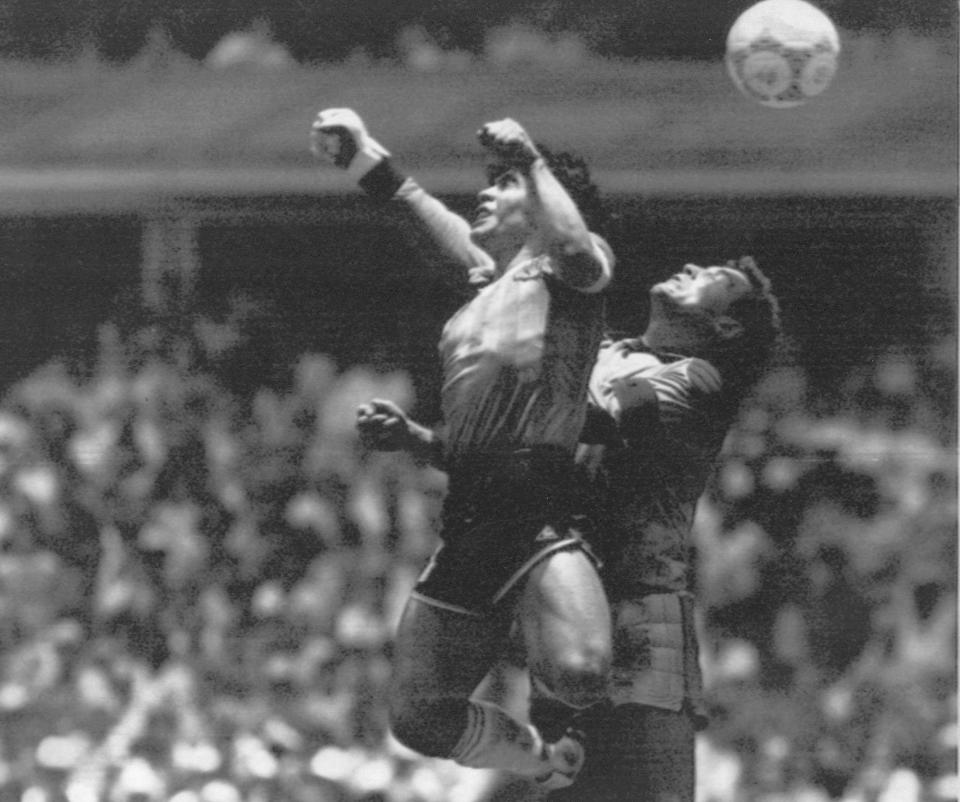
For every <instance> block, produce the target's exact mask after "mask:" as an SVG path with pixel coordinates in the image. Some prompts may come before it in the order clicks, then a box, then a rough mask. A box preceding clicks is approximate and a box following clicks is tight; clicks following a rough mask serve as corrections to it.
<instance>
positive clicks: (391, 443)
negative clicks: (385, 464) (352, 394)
mask: <svg viewBox="0 0 960 802" xmlns="http://www.w3.org/2000/svg"><path fill="white" fill-rule="evenodd" d="M357 432H358V433H359V435H360V441H361V442H362V443H363V444H364V445H365V446H366V447H367V448H370V449H372V450H374V451H407V452H409V453H410V454H412V455H413V456H414V457H415V458H417V459H419V460H422V461H423V462H426V463H428V464H430V465H433V466H434V467H437V468H442V467H443V444H442V442H441V440H440V438H439V437H438V436H437V435H436V433H435V432H434V431H433V430H432V429H428V428H427V427H426V426H423V425H421V424H419V423H417V422H416V421H414V420H412V419H411V418H410V417H409V416H408V415H407V414H406V413H405V412H404V411H403V410H402V409H400V407H398V406H397V405H396V404H394V403H393V402H392V401H387V400H385V399H382V398H374V399H372V400H371V401H369V402H367V403H366V404H362V405H361V406H360V407H359V408H358V409H357Z"/></svg>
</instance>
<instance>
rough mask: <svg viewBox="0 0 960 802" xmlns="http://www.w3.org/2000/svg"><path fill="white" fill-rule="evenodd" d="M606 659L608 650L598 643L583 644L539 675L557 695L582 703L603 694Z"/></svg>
mask: <svg viewBox="0 0 960 802" xmlns="http://www.w3.org/2000/svg"><path fill="white" fill-rule="evenodd" d="M610 662H611V657H610V651H609V649H607V648H604V647H603V645H602V644H598V645H596V646H595V647H593V648H590V647H589V646H584V648H580V649H577V650H575V651H571V652H569V653H567V654H566V655H564V656H563V657H562V658H561V659H559V660H557V661H556V662H555V663H554V665H553V666H551V668H550V670H548V671H547V672H545V676H544V677H543V679H544V681H545V682H546V684H547V685H548V687H550V689H551V690H552V692H553V693H554V694H555V695H556V696H557V698H559V699H561V700H562V701H564V702H565V703H567V704H569V705H572V706H574V707H586V706H588V705H592V704H594V703H596V702H599V701H600V700H601V699H603V698H604V697H605V696H606V692H607V679H608V677H609V674H610Z"/></svg>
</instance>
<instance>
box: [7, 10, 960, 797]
mask: <svg viewBox="0 0 960 802" xmlns="http://www.w3.org/2000/svg"><path fill="white" fill-rule="evenodd" d="M746 5H748V4H747V3H743V2H740V1H739V0H711V2H710V3H702V2H691V1H689V0H632V1H631V2H622V1H621V0H593V2H590V3H583V2H580V3H573V2H570V1H569V0H547V2H544V1H543V0H513V1H512V2H509V3H508V2H502V1H501V0H486V2H483V3H480V2H478V1H477V0H456V2H448V3H424V2H415V1H414V0H349V2H344V1H343V0H313V1H312V2H305V1H304V0H228V1H225V0H216V2H214V0H165V1H164V2H155V1H154V0H122V2H121V0H0V56H2V61H0V66H2V70H0V110H2V114H0V270H2V275H3V279H4V284H3V286H4V290H5V291H4V293H3V294H2V296H0V343H2V349H0V353H2V354H3V356H4V358H3V360H2V362H0V389H2V393H3V394H2V400H0V488H2V489H0V722H2V723H0V800H3V802H6V800H11V801H16V802H54V800H56V801H57V802H59V801H60V800H68V802H99V801H100V800H106V802H121V801H123V802H133V800H151V801H152V800H157V801H159V800H175V802H261V801H264V802H266V800H271V802H288V801H289V802H360V801H361V800H362V802H378V801H379V802H479V800H482V799H483V798H484V797H485V794H486V791H485V789H486V788H487V787H488V785H489V784H490V782H491V780H492V777H491V775H489V774H487V773H484V772H478V771H471V770H459V769H457V768H455V767H453V766H451V765H448V764H446V763H444V762H438V761H428V760H422V759H419V758H417V757H416V756H415V755H413V754H412V753H409V752H407V751H406V750H404V749H402V748H400V747H399V746H397V745H396V744H395V743H394V742H392V741H391V740H390V739H389V738H388V737H387V736H386V734H385V723H384V683H385V680H386V677H387V674H388V668H389V663H388V661H389V641H390V635H391V630H392V627H393V624H394V622H395V620H396V616H397V613H398V610H399V605H400V604H401V603H402V601H403V598H404V596H405V594H406V592H407V591H408V589H409V587H410V586H411V584H412V583H413V581H414V578H415V576H416V573H417V571H418V569H419V567H420V565H421V563H422V561H423V560H424V558H425V556H426V555H427V554H428V553H429V551H430V550H431V549H432V546H433V542H434V541H433V538H434V534H433V532H434V529H435V523H436V516H437V512H438V506H439V500H440V498H441V497H442V493H443V489H444V484H443V482H444V479H443V476H442V475H441V474H439V473H436V472H434V471H432V470H429V469H426V468H424V467H422V466H419V465H415V464H412V463H411V462H410V461H409V460H408V459H407V458H406V457H404V456H403V455H378V454H369V453H364V452H362V451H361V450H360V449H359V448H358V446H357V443H356V440H355V437H354V433H353V428H352V427H353V416H354V409H355V407H356V405H357V404H358V403H360V402H362V401H365V400H367V399H368V398H370V397H371V396H374V395H378V396H384V397H389V398H393V399H395V400H397V401H398V402H400V403H401V404H404V405H406V406H407V407H408V408H409V409H410V410H412V411H413V412H414V414H416V415H417V416H418V417H420V418H421V419H423V420H425V421H427V422H431V421H433V420H435V419H436V416H437V401H436V393H437V370H436V366H435V359H434V349H435V344H436V341H437V338H438V335H439V328H440V326H441V325H442V323H443V321H444V320H445V319H446V318H447V317H448V316H449V314H450V313H451V312H452V311H453V309H454V306H455V305H456V303H457V294H456V292H455V288H454V287H453V286H451V284H450V283H449V281H448V279H447V278H446V277H444V276H442V275H438V274H434V273H432V272H431V271H430V270H429V269H428V268H426V267H425V266H422V265H420V264H418V263H417V260H416V258H415V256H414V254H412V253H411V251H410V250H409V249H408V248H407V246H406V245H405V244H404V240H403V238H402V237H401V235H400V234H401V232H399V231H398V230H397V226H396V222H395V221H394V220H393V218H392V217H391V216H390V214H389V213H388V212H381V211H373V210H371V208H370V207H369V206H368V205H367V204H366V203H365V202H364V200H363V198H362V197H360V195H359V193H358V191H357V190H356V189H355V188H354V187H353V186H351V185H350V184H349V183H348V182H347V181H346V180H345V178H344V177H343V176H342V175H340V174H339V173H337V172H335V171H334V170H332V169H328V168H326V167H319V166H316V165H315V164H314V163H313V162H312V161H311V157H310V155H309V153H308V151H307V141H308V130H309V126H310V123H311V122H312V119H313V117H314V114H315V113H316V111H317V110H318V109H319V108H322V107H324V106H329V105H338V106H339V105H349V106H353V107H354V108H356V109H357V110H358V111H359V112H360V113H361V114H362V115H363V116H364V117H365V119H366V120H367V121H368V123H369V125H370V127H371V129H372V131H373V133H374V135H375V136H377V137H378V138H379V139H381V141H383V142H384V144H386V145H387V146H388V147H389V148H390V149H391V150H392V151H393V153H394V154H395V156H396V157H397V161H398V162H399V163H400V164H401V165H402V167H404V168H405V169H408V170H409V171H411V172H412V173H414V174H415V175H417V177H418V178H419V179H420V180H421V183H423V184H424V185H425V186H427V187H428V188H430V189H431V190H432V191H434V192H435V193H436V194H439V195H441V196H442V197H443V198H444V199H445V200H447V201H448V202H449V203H450V204H451V205H452V206H453V207H454V208H457V209H460V210H464V211H466V210H468V209H469V208H471V205H472V200H471V197H472V195H473V193H474V192H475V191H476V190H477V189H478V188H479V186H480V182H481V170H480V154H479V152H478V149H477V147H476V145H475V140H474V131H475V130H476V128H477V127H478V126H479V124H481V123H482V122H484V121H486V120H489V119H495V118H498V117H502V116H507V115H509V116H514V117H516V118H517V119H519V120H520V121H521V122H523V123H524V124H525V125H526V126H527V127H528V128H529V129H530V130H531V132H532V133H533V134H534V135H535V136H536V137H537V138H538V139H540V140H541V141H545V142H547V143H549V144H552V145H554V146H555V147H558V148H570V149H575V150H577V151H579V152H580V153H582V154H583V155H584V156H586V157H587V158H588V160H589V161H590V163H591V164H592V165H593V167H594V171H595V177H596V178H597V180H598V182H599V183H600V185H601V188H602V189H603V190H604V192H605V195H606V197H607V201H608V208H609V211H610V212H611V222H610V226H609V230H608V231H607V232H606V233H607V235H608V238H609V239H610V240H611V242H612V243H613V245H614V248H615V250H616V251H617V252H618V254H619V258H620V259H619V274H618V279H617V285H616V288H615V290H614V292H613V297H612V298H611V308H610V318H611V324H612V325H613V326H614V327H616V328H619V329H625V330H627V331H634V332H636V331H639V329H640V327H641V326H642V324H643V321H644V317H645V313H646V288H647V287H648V286H649V285H650V284H651V283H652V282H654V281H656V280H657V279H659V278H660V277H663V276H665V275H667V274H668V273H671V272H673V271H674V270H675V269H677V268H678V267H679V266H681V265H682V264H683V263H685V262H687V261H695V262H699V263H701V264H704V263H710V262H714V261H715V260H718V259H726V258H731V257H736V256H739V255H740V254H742V253H750V254H753V255H754V256H755V257H756V258H757V259H758V261H759V263H760V264H761V266H762V267H764V269H765V270H766V271H767V272H768V273H769V274H770V275H771V276H772V278H773V280H774V283H775V285H776V288H777V290H778V292H779V295H780V297H781V299H782V301H783V305H784V318H785V324H786V328H787V343H786V347H785V349H784V352H783V354H782V355H781V356H780V358H779V360H778V362H777V364H776V365H775V366H774V369H773V370H772V371H771V372H770V374H769V375H768V377H767V378H766V379H765V380H764V381H763V382H762V384H761V385H760V386H758V387H757V389H756V391H755V392H754V394H753V395H752V396H751V398H750V399H749V401H748V403H747V404H746V405H745V406H744V409H743V413H742V415H741V418H740V420H739V422H738V424H737V426H736V427H735V430H734V431H733V432H732V434H731V436H730V439H729V442H728V444H727V448H726V450H725V452H724V457H723V460H722V462H721V464H720V466H719V470H718V472H717V475H716V479H715V481H714V482H713V484H712V485H711V487H710V489H709V492H708V494H707V497H706V498H705V499H704V500H703V502H702V504H701V508H700V516H699V520H698V527H697V532H696V545H697V549H698V553H699V554H700V557H701V559H700V563H699V565H700V571H699V586H700V598H701V602H702V609H703V617H702V628H703V643H704V648H703V660H704V667H705V670H706V676H707V681H708V683H709V690H710V703H711V706H712V709H713V713H714V717H713V724H712V727H711V728H710V729H709V730H708V731H707V732H706V733H705V734H704V735H703V736H702V737H701V739H700V741H699V743H698V750H699V758H700V763H699V786H700V791H699V802H753V801H754V800H755V801H756V802H761V801H762V802H825V801H826V800H832V799H843V800H848V802H867V801H868V800H870V801H873V800H877V801H878V802H920V800H950V799H956V798H957V791H958V782H957V765H956V748H957V723H956V661H955V657H956V651H957V642H956V612H957V601H956V569H957V556H956V526H957V521H956V501H957V492H956V491H957V487H956V467H957V465H956V422H957V416H956V302H957V292H956V289H957V286H956V276H957V258H956V247H957V89H958V87H957V47H956V45H957V24H956V23H957V20H956V17H957V13H956V12H957V9H956V4H955V3H952V2H947V1H946V0H924V1H923V2H920V0H914V2H909V3H906V2H902V1H901V0H889V1H886V0H824V2H822V3H821V7H822V8H823V9H824V10H825V11H827V12H828V13H830V14H831V15H832V16H833V18H834V19H835V20H836V22H837V24H838V26H839V27H840V29H841V39H842V44H843V52H842V54H841V60H840V70H839V73H838V75H837V77H836V79H835V81H834V84H833V86H832V87H831V88H830V89H829V90H828V91H827V93H826V94H824V95H823V96H821V97H820V98H817V99H816V100H815V101H813V102H811V103H809V104H808V105H807V106H804V107H802V108H798V109H792V110H770V109H766V108H763V107H760V106H758V105H755V104H752V103H751V102H749V101H747V100H746V99H744V98H743V97H741V96H740V95H738V94H737V92H736V90H735V89H734V87H733V85H732V84H731V82H730V81H729V79H728V77H727V75H726V73H725V69H724V66H723V63H722V55H723V42H724V39H725V36H726V30H727V28H728V27H729V25H730V24H731V23H732V21H733V20H734V19H735V17H736V15H737V14H738V13H739V12H740V11H741V10H743V8H745V7H746Z"/></svg>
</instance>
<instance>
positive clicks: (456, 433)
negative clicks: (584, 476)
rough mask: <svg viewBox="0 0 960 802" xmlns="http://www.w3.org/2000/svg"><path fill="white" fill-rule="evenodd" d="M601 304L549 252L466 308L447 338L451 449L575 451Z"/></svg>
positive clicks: (443, 351)
mask: <svg viewBox="0 0 960 802" xmlns="http://www.w3.org/2000/svg"><path fill="white" fill-rule="evenodd" d="M602 303H603V301H602V299H601V298H600V297H599V296H597V295H584V294H583V293H580V292H577V291H575V290H572V289H570V288H568V287H566V286H564V285H562V284H561V283H560V282H559V281H557V279H556V278H554V277H553V275H552V274H551V269H550V262H549V260H548V259H547V257H545V256H541V257H538V258H536V259H532V260H530V261H527V262H524V263H521V264H519V265H515V266H513V267H512V268H510V269H509V270H508V271H507V272H506V273H504V274H503V275H502V276H500V277H499V278H498V279H496V280H495V281H493V282H492V283H490V284H488V285H487V286H485V287H483V288H482V289H481V290H480V291H479V292H478V293H477V295H476V296H475V297H474V298H473V299H472V300H471V301H470V302H469V303H467V304H466V305H465V306H463V307H462V308H461V309H460V310H459V311H458V312H457V313H456V314H455V315H454V316H453V317H452V318H451V319H450V320H449V321H448V322H447V325H446V326H445V327H444V330H443V336H442V337H441V340H440V357H441V360H442V365H443V387H442V392H441V403H442V409H443V416H444V422H445V427H446V438H447V443H448V450H449V455H450V456H453V457H456V456H458V455H463V454H469V453H471V452H475V451H488V450H506V449H514V448H525V447H529V446H536V445H552V446H560V447H562V448H564V449H565V450H567V451H569V452H570V453H571V454H573V452H574V451H575V449H576V445H577V442H578V439H579V436H580V432H581V430H582V429H583V423H584V418H585V416H586V397H587V382H588V379H589V376H590V370H591V368H592V366H593V359H594V356H595V355H596V353H597V348H598V347H599V344H600V340H601V335H602V322H603V318H602V315H603V306H602Z"/></svg>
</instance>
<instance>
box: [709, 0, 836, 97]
mask: <svg viewBox="0 0 960 802" xmlns="http://www.w3.org/2000/svg"><path fill="white" fill-rule="evenodd" d="M839 53H840V37H839V36H838V35H837V29H836V27H835V26H834V24H833V22H832V21H831V19H830V18H829V17H828V16H827V15H826V14H824V13H823V12H822V11H821V10H820V9H818V8H816V7H815V6H813V5H811V4H810V3H807V2H805V0H761V2H759V3H757V4H756V5H753V6H751V7H750V8H748V9H747V10H746V11H744V12H743V13H742V14H741V15H740V16H739V17H737V20H736V21H735V22H734V23H733V26H732V27H731V28H730V32H729V34H727V57H726V62H727V70H728V71H729V73H730V77H731V78H732V79H733V83H734V84H735V85H736V87H737V89H739V90H740V91H741V92H743V94H744V95H746V96H747V97H748V98H750V99H751V100H756V101H757V102H759V103H762V104H763V105H764V106H770V107H772V108H776V109H786V108H790V107H792V106H799V105H800V104H802V103H805V102H806V101H807V100H809V99H810V98H812V97H814V96H816V95H819V94H820V93H821V92H823V91H824V90H825V89H826V88H827V87H828V86H829V85H830V82H831V81H832V80H833V76H834V74H835V73H836V71H837V56H838V55H839Z"/></svg>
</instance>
